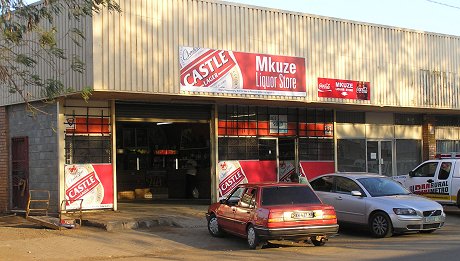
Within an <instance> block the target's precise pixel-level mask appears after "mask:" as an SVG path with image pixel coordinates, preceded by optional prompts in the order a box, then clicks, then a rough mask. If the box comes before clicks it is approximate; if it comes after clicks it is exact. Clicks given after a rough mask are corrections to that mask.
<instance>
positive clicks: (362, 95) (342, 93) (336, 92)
mask: <svg viewBox="0 0 460 261" xmlns="http://www.w3.org/2000/svg"><path fill="white" fill-rule="evenodd" d="M370 91H371V83H370V82H363V81H351V80H339V79H328V78H318V97H325V98H341V99H352V100H370V95H371V93H370Z"/></svg>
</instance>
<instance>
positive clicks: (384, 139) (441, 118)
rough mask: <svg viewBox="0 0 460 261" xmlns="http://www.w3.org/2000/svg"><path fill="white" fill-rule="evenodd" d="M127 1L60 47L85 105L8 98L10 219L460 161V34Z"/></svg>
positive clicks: (2, 189) (4, 127)
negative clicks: (27, 212) (71, 62)
mask: <svg viewBox="0 0 460 261" xmlns="http://www.w3.org/2000/svg"><path fill="white" fill-rule="evenodd" d="M118 2H119V4H120V6H121V9H122V12H121V13H108V12H102V13H101V14H97V15H94V16H93V17H91V18H87V19H86V20H83V21H82V22H81V26H82V29H85V30H84V32H85V34H86V42H85V43H84V45H83V46H82V47H81V48H78V47H76V46H74V45H73V43H72V42H71V41H69V42H63V43H60V44H62V47H64V48H65V50H66V51H67V52H77V53H78V54H79V55H80V56H81V57H83V60H84V62H85V63H86V65H87V69H86V71H85V73H83V74H77V73H75V74H73V73H71V72H67V73H66V74H65V75H63V76H61V75H60V76H59V77H62V80H63V82H64V83H65V84H66V85H68V86H75V89H76V91H77V92H75V93H69V94H68V95H66V96H64V97H60V98H58V99H56V101H55V103H52V104H44V103H42V102H40V101H38V100H37V101H36V102H34V103H33V104H34V105H35V106H37V107H39V108H40V110H41V111H45V112H47V113H46V114H45V113H39V114H38V116H36V117H30V113H29V112H28V111H27V110H26V107H25V106H24V104H23V103H22V100H21V99H20V97H19V96H15V95H11V94H9V93H7V92H4V91H3V90H2V93H0V95H1V96H0V98H1V100H0V101H1V107H0V133H1V135H0V163H1V164H2V168H0V211H1V212H6V211H10V210H17V209H19V210H20V209H24V208H25V204H26V202H27V196H28V191H29V190H38V189H40V190H48V191H50V193H51V207H52V208H53V209H57V208H58V206H59V204H60V202H61V201H62V200H64V199H70V200H75V199H80V198H81V199H83V205H84V208H85V209H114V210H116V209H117V208H118V206H117V203H118V202H119V201H130V200H135V199H138V200H145V201H150V200H156V199H187V200H203V201H206V202H210V201H216V200H217V199H218V198H220V197H223V196H225V195H226V194H227V193H229V191H231V189H233V188H234V187H235V185H236V184H239V183H241V182H258V181H289V177H290V175H291V174H292V173H297V174H299V175H301V176H304V177H306V178H313V177H315V176H317V175H320V174H323V173H329V172H334V171H338V172H362V173H365V172H375V173H380V174H383V175H387V176H395V175H400V174H405V173H408V171H409V170H411V169H412V168H414V167H415V166H417V165H418V164H419V163H421V162H422V161H423V160H426V159H430V158H433V157H434V156H435V154H436V153H439V152H450V151H459V150H460V148H459V147H460V144H459V140H460V114H459V112H460V103H459V101H458V99H454V98H453V97H458V96H459V94H460V86H459V84H460V79H459V73H460V37H457V36H451V35H441V34H436V33H429V32H420V31H414V30H408V29H402V28H393V27H388V26H383V25H375V24H366V23H361V22H355V21H348V20H340V19H335V18H329V17H320V16H315V15H308V14H303V13H296V12H287V11H282V10H274V9H267V8H262V7H256V6H247V5H240V4H233V3H226V2H221V1H212V0H168V1H148V0H134V1H133V0H120V1H118ZM57 19H61V20H62V21H61V22H60V23H59V24H60V26H62V27H63V28H64V29H65V28H66V26H70V25H68V24H67V23H66V21H65V17H59V18H57ZM67 56H69V57H71V56H72V53H69V54H68V55H67ZM62 66H64V65H62ZM42 73H43V75H48V76H53V75H54V73H55V72H53V71H46V69H44V70H43V72H42ZM85 86H92V87H93V89H94V90H93V93H92V96H91V98H90V99H89V100H88V101H87V102H86V101H84V100H82V99H81V98H80V97H81V96H80V94H79V93H78V91H81V90H83V88H84V87H85ZM30 93H32V94H34V95H35V96H36V97H37V96H39V93H38V92H37V91H36V90H34V89H30Z"/></svg>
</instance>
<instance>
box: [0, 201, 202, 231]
mask: <svg viewBox="0 0 460 261" xmlns="http://www.w3.org/2000/svg"><path fill="white" fill-rule="evenodd" d="M185 203H186V202H155V203H151V202H129V203H118V209H119V210H117V211H113V210H97V211H88V212H84V213H83V226H90V227H97V228H101V229H103V230H106V231H115V230H122V229H137V228H150V227H155V226H173V227H182V228H195V227H206V217H205V214H206V211H207V209H208V205H207V204H196V203H195V204H185ZM1 226H4V227H36V226H38V225H36V224H35V223H32V222H30V221H28V220H26V219H25V218H24V216H23V215H19V214H18V215H14V214H13V215H3V217H2V218H0V227H1Z"/></svg>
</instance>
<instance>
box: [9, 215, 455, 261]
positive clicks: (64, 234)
mask: <svg viewBox="0 0 460 261" xmlns="http://www.w3.org/2000/svg"><path fill="white" fill-rule="evenodd" d="M447 214H448V216H447V224H446V226H445V227H444V228H443V229H441V230H439V231H436V232H435V233H433V234H410V235H403V236H394V237H391V238H385V239H374V238H372V237H370V236H369V234H368V233H367V232H365V231H362V230H356V229H352V228H347V229H341V231H340V235H339V236H338V237H335V238H332V239H331V240H330V241H329V242H328V243H327V244H326V245H325V246H323V247H315V246H313V245H309V244H291V243H284V244H281V245H276V246H271V247H268V248H264V249H262V250H259V251H253V250H248V249H247V246H246V243H245V241H244V240H242V239H239V238H236V237H232V236H228V237H225V238H213V237H211V236H210V235H209V234H208V232H207V229H206V227H205V222H204V221H203V225H202V226H197V227H191V228H172V227H156V228H153V229H149V230H142V231H139V230H138V231H135V230H125V231H117V232H107V231H102V230H100V229H96V228H88V227H86V228H85V227H83V228H82V229H78V230H64V231H53V230H45V229H42V228H37V227H35V226H33V225H30V224H27V223H24V224H19V225H15V226H12V227H8V226H2V225H1V219H0V238H1V239H2V240H0V253H1V256H0V259H2V260H63V259H65V260H83V259H84V260H110V259H117V260H200V261H202V260H247V259H250V260H268V259H273V260H275V259H276V260H306V259H308V260H340V261H346V260H405V261H410V260H417V261H421V260H430V261H432V260H459V259H460V257H459V255H460V244H459V243H458V242H459V241H460V210H458V209H456V208H448V211H447Z"/></svg>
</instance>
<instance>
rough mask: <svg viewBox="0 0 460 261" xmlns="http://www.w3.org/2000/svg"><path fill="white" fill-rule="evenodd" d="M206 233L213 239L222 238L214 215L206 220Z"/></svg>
mask: <svg viewBox="0 0 460 261" xmlns="http://www.w3.org/2000/svg"><path fill="white" fill-rule="evenodd" d="M208 231H209V234H211V236H213V237H222V236H223V235H224V233H223V232H222V230H221V229H220V226H219V223H218V222H217V217H216V215H214V214H212V215H211V216H210V217H209V220H208Z"/></svg>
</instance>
